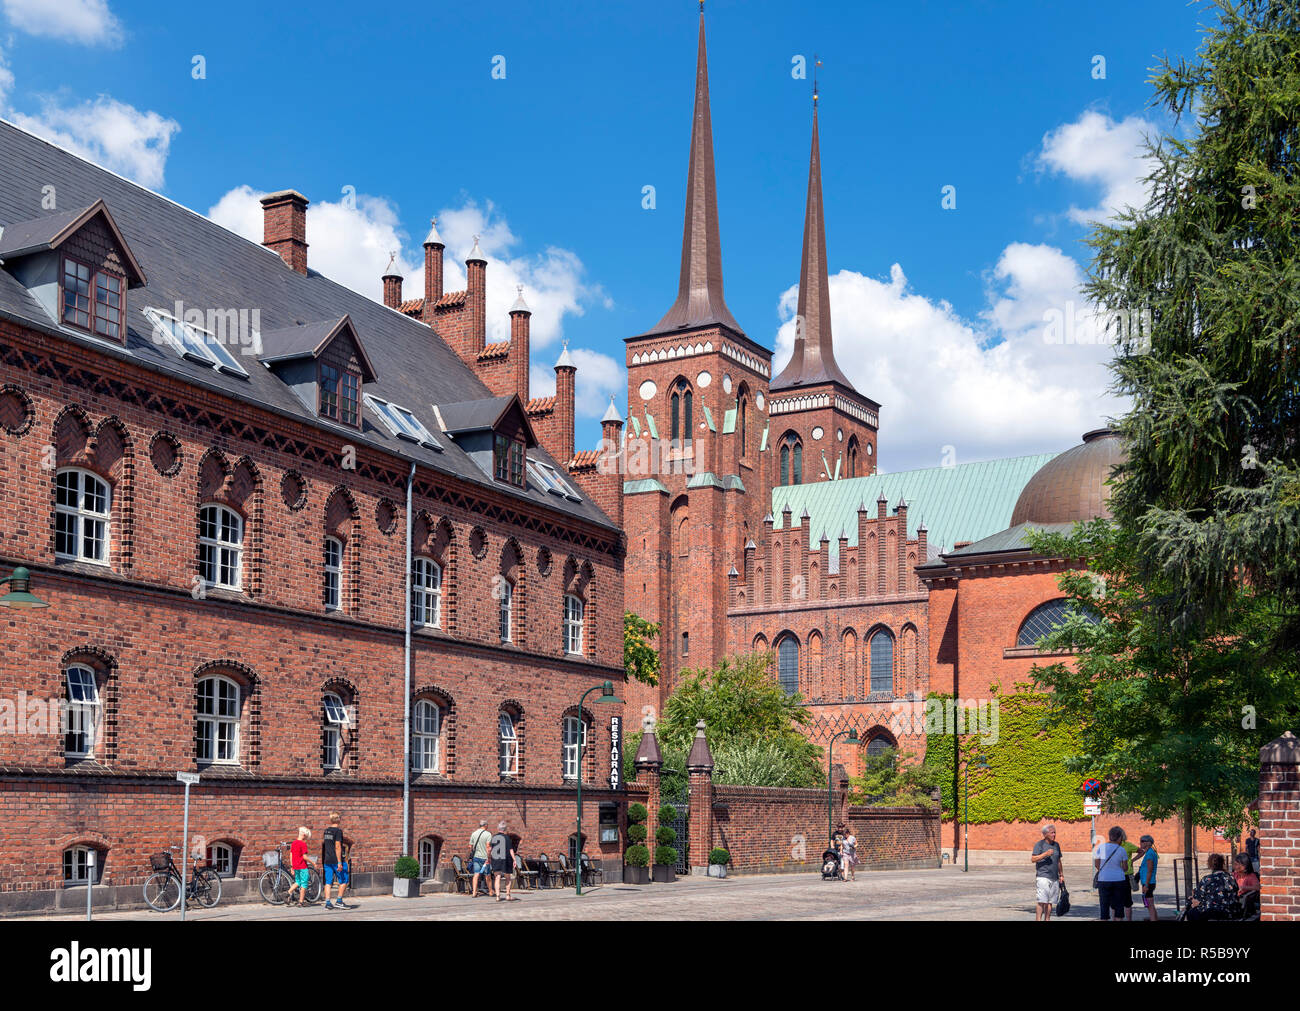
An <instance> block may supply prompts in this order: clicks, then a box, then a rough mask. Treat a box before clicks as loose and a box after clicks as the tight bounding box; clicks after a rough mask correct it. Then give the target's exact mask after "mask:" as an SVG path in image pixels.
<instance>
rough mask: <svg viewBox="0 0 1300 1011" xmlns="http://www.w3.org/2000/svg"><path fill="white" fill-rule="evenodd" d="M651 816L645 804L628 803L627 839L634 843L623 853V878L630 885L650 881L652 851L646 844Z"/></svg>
mask: <svg viewBox="0 0 1300 1011" xmlns="http://www.w3.org/2000/svg"><path fill="white" fill-rule="evenodd" d="M649 816H650V812H649V811H647V810H646V807H645V805H644V804H630V805H628V809H627V821H628V825H627V839H628V842H630V843H631V844H632V845H631V846H629V847H628V848H627V852H626V853H625V854H624V855H623V880H624V882H626V883H627V884H630V885H648V884H649V883H650V851H649V850H648V849H647V848H646V846H645V840H646V827H645V820H646V818H648V817H649Z"/></svg>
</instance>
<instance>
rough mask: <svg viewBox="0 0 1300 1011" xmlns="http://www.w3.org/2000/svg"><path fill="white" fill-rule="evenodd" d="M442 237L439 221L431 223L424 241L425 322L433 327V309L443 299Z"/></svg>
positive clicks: (432, 220)
mask: <svg viewBox="0 0 1300 1011" xmlns="http://www.w3.org/2000/svg"><path fill="white" fill-rule="evenodd" d="M445 248H446V247H445V246H444V245H443V244H442V236H440V235H439V234H438V219H437V218H432V219H430V221H429V234H428V235H427V236H425V239H424V313H423V316H424V322H426V323H428V324H429V326H433V307H434V306H435V305H437V303H438V299H440V298H442V251H443V249H445Z"/></svg>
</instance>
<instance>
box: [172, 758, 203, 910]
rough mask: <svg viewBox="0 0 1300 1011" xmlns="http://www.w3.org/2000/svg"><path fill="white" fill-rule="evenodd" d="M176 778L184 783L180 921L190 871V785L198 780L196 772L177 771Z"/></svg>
mask: <svg viewBox="0 0 1300 1011" xmlns="http://www.w3.org/2000/svg"><path fill="white" fill-rule="evenodd" d="M176 778H177V780H179V781H180V782H182V783H184V784H185V820H184V823H183V826H182V828H181V922H182V923H184V922H185V892H186V891H187V890H188V888H189V885H188V883H187V880H186V879H187V877H188V876H189V872H190V787H191V786H193V785H194V784H195V783H197V782H198V781H199V774H198V773H197V772H178V773H176Z"/></svg>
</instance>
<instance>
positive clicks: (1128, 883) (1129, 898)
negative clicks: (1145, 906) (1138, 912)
mask: <svg viewBox="0 0 1300 1011" xmlns="http://www.w3.org/2000/svg"><path fill="white" fill-rule="evenodd" d="M1124 908H1125V909H1132V908H1133V879H1132V878H1130V877H1125V878H1124Z"/></svg>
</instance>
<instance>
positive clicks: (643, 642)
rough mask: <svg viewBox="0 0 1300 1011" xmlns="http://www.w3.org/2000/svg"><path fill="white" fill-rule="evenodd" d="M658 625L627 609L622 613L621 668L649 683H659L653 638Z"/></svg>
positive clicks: (638, 679) (656, 653)
mask: <svg viewBox="0 0 1300 1011" xmlns="http://www.w3.org/2000/svg"><path fill="white" fill-rule="evenodd" d="M658 635H659V626H658V625H657V624H656V623H654V622H652V621H646V620H645V619H644V618H642V617H640V616H638V615H635V614H633V613H632V612H631V611H628V612H627V613H626V614H624V615H623V669H624V670H625V671H626V672H627V676H628V677H630V678H633V679H635V680H637V681H640V682H641V683H642V684H646V685H650V686H651V687H652V688H653V687H654V686H655V685H657V684H659V651H658V650H657V649H655V647H654V640H655V639H656V637H657V636H658Z"/></svg>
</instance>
